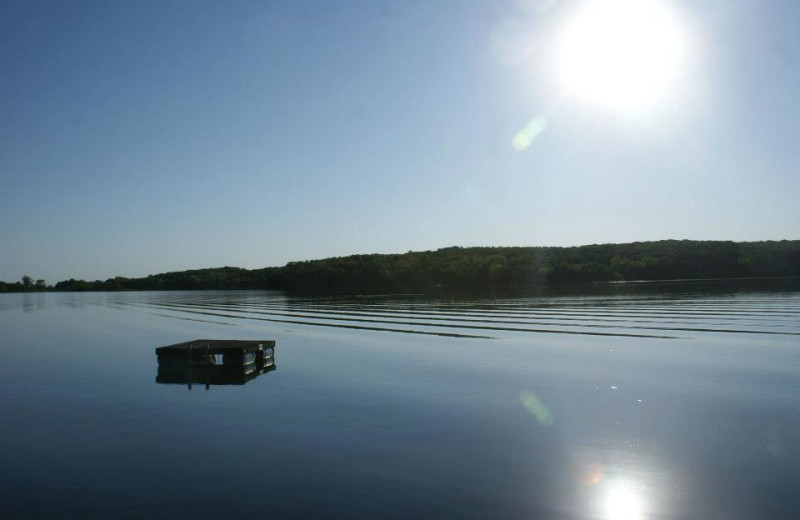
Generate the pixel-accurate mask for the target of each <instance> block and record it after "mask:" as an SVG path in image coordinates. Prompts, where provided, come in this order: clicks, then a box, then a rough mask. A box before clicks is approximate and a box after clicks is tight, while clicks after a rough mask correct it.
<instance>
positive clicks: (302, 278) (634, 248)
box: [0, 240, 800, 292]
mask: <svg viewBox="0 0 800 520" xmlns="http://www.w3.org/2000/svg"><path fill="white" fill-rule="evenodd" d="M789 276H800V240H782V241H769V242H723V241H692V240H662V241H658V242H633V243H630V244H600V245H587V246H579V247H448V248H444V249H438V250H436V251H423V252H408V253H403V254H388V255H385V254H372V255H353V256H347V257H336V258H326V259H323V260H309V261H304V262H290V263H288V264H286V265H285V266H283V267H267V268H264V269H252V270H248V269H241V268H237V267H221V268H213V269H197V270H190V271H179V272H172V273H163V274H156V275H150V276H147V277H145V278H124V277H116V278H110V279H108V280H104V281H101V280H97V281H93V282H89V281H84V280H74V279H72V280H66V281H62V282H58V283H57V284H56V285H55V286H54V287H53V289H55V290H59V291H119V290H169V289H279V290H305V291H343V292H375V291H409V290H414V291H420V290H421V291H425V290H429V289H435V288H464V287H497V288H501V287H503V288H505V287H517V288H522V287H536V286H545V285H559V284H570V283H591V282H610V281H633V280H670V279H702V278H742V277H789ZM8 285H11V286H13V285H20V284H19V283H17V284H7V286H6V287H5V289H6V290H9V287H8ZM3 289H4V287H3V284H2V283H0V291H2V290H3ZM10 290H14V288H10Z"/></svg>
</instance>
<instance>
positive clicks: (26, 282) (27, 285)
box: [22, 274, 33, 289]
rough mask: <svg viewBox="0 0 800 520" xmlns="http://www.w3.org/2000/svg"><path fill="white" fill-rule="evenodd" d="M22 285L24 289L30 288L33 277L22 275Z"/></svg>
mask: <svg viewBox="0 0 800 520" xmlns="http://www.w3.org/2000/svg"><path fill="white" fill-rule="evenodd" d="M22 287H24V288H25V289H32V288H33V278H31V277H30V276H28V275H27V274H26V275H25V276H23V277H22Z"/></svg>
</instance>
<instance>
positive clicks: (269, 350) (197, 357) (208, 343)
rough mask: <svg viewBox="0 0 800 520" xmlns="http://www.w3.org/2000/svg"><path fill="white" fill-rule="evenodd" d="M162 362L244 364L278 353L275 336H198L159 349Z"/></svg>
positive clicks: (197, 364)
mask: <svg viewBox="0 0 800 520" xmlns="http://www.w3.org/2000/svg"><path fill="white" fill-rule="evenodd" d="M156 355H157V356H158V363H159V364H162V363H173V364H178V363H179V364H184V365H189V366H214V365H226V366H242V365H249V364H251V363H255V362H256V361H259V362H264V361H266V360H267V359H269V358H271V357H273V356H274V355H275V341H273V340H254V341H248V340H229V339H196V340H193V341H185V342H183V343H176V344H174V345H167V346H165V347H159V348H157V349H156Z"/></svg>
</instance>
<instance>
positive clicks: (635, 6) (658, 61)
mask: <svg viewBox="0 0 800 520" xmlns="http://www.w3.org/2000/svg"><path fill="white" fill-rule="evenodd" d="M684 47H685V37H684V34H683V31H682V28H681V24H680V23H679V18H678V16H677V14H676V13H675V12H674V11H673V10H672V9H670V8H669V6H668V5H667V4H666V3H665V2H664V1H663V0H585V1H584V3H583V4H581V5H580V6H579V7H578V10H577V11H576V12H575V13H573V17H572V18H571V19H570V20H568V22H567V24H566V25H565V27H564V30H563V32H562V33H561V37H560V40H559V44H558V56H557V64H558V68H559V76H560V79H561V81H562V83H563V86H564V88H565V89H566V91H567V94H568V95H569V96H571V97H574V98H578V99H580V100H583V101H588V102H591V103H594V104H597V105H602V106H605V107H607V108H611V109H614V110H617V111H621V112H636V111H643V110H648V109H650V108H652V107H653V106H654V104H655V103H656V101H657V100H659V99H661V98H662V97H663V96H664V95H665V94H666V93H667V91H668V90H669V89H670V86H672V85H673V84H674V82H675V80H676V78H677V76H678V74H679V73H680V72H681V67H682V65H683V63H682V62H683V59H684V53H685V48H684Z"/></svg>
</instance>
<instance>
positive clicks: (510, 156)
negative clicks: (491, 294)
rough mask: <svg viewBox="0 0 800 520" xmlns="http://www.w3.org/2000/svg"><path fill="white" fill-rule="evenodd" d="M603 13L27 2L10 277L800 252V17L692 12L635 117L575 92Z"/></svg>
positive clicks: (775, 11) (12, 138) (0, 265)
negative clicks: (579, 52)
mask: <svg viewBox="0 0 800 520" xmlns="http://www.w3.org/2000/svg"><path fill="white" fill-rule="evenodd" d="M581 1H582V0H561V1H559V2H537V1H536V0H507V1H466V0H457V1H456V0H454V1H445V0H440V1H436V2H428V1H424V2H423V1H419V2H409V1H396V2H392V1H386V2H382V1H374V2H366V1H364V2H357V1H341V2H329V1H318V2H306V1H286V2H200V1H192V2H181V1H171V2H145V1H140V2H101V1H97V2H79V1H74V2H60V1H59V2H37V1H22V2H14V1H8V0H7V1H4V2H2V3H0V70H1V71H2V72H0V222H2V226H1V227H0V243H2V245H3V247H2V250H3V253H2V261H0V280H7V281H11V280H16V279H18V278H19V277H20V276H22V275H23V274H30V275H31V276H33V277H35V278H39V277H42V278H45V279H47V280H48V281H50V282H55V281H58V280H62V279H66V278H71V277H75V278H86V279H95V278H101V279H102V278H107V277H110V276H114V275H117V274H121V275H126V276H141V275H146V274H150V273H158V272H164V271H170V270H181V269H187V268H200V267H213V266H223V265H234V266H241V267H248V268H253V267H263V266H271V265H282V264H284V263H285V262H287V261H290V260H303V259H311V258H322V257H328V256H339V255H348V254H356V253H371V252H383V253H390V252H405V251H408V250H426V249H435V248H439V247H446V246H452V245H461V246H473V245H487V246H504V245H519V246H532V245H580V244H589V243H605V242H630V241H636V240H658V239H666V238H681V239H682V238H687V239H715V240H716V239H724V240H774V239H798V238H800V210H798V203H797V200H798V194H800V171H799V170H798V164H800V145H798V143H800V136H799V135H798V133H799V132H798V128H800V96H798V94H797V93H798V92H800V33H798V32H797V27H800V5H799V4H798V3H797V2H793V1H790V0H784V1H779V0H770V1H767V0H762V1H756V0H741V1H737V2H729V1H723V0H708V1H699V0H695V1H689V0H685V1H677V0H676V1H675V2H671V3H672V4H674V7H675V9H676V11H677V12H679V13H680V14H681V18H680V20H681V24H682V26H683V27H684V28H685V29H686V34H687V35H690V37H688V38H689V39H690V41H691V45H690V47H689V49H690V52H689V53H688V54H687V59H686V60H685V62H684V65H683V66H682V70H681V71H680V72H681V79H680V81H676V83H675V84H674V85H673V86H672V87H671V90H670V92H669V94H668V95H665V96H664V99H662V100H660V101H659V103H658V104H654V105H653V107H651V108H650V109H649V110H648V111H647V113H645V114H625V113H618V112H614V111H611V110H609V109H605V108H602V107H598V106H591V105H588V104H586V103H582V102H580V101H579V100H575V99H569V98H568V97H567V98H565V96H563V93H562V92H561V91H560V88H561V87H560V86H559V84H558V81H556V80H555V78H554V77H553V74H552V66H551V65H552V60H553V52H552V41H553V38H554V36H553V35H554V34H557V33H558V31H559V27H561V26H562V25H563V24H564V23H565V19H568V17H569V13H570V9H572V8H574V7H575V6H576V5H578V4H580V2H581ZM545 5H550V8H549V9H545V8H544V6H545ZM537 116H546V118H547V123H548V124H547V128H546V130H545V131H544V132H543V133H542V134H541V135H539V137H538V138H537V139H536V140H535V141H534V142H533V144H532V145H531V146H530V147H529V148H527V149H526V150H524V151H517V150H515V149H514V147H513V146H512V145H511V143H512V140H513V138H514V136H515V134H516V133H517V132H518V131H519V130H520V129H521V128H523V127H525V125H526V124H527V123H528V122H529V121H530V120H531V119H532V118H534V117H537Z"/></svg>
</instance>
